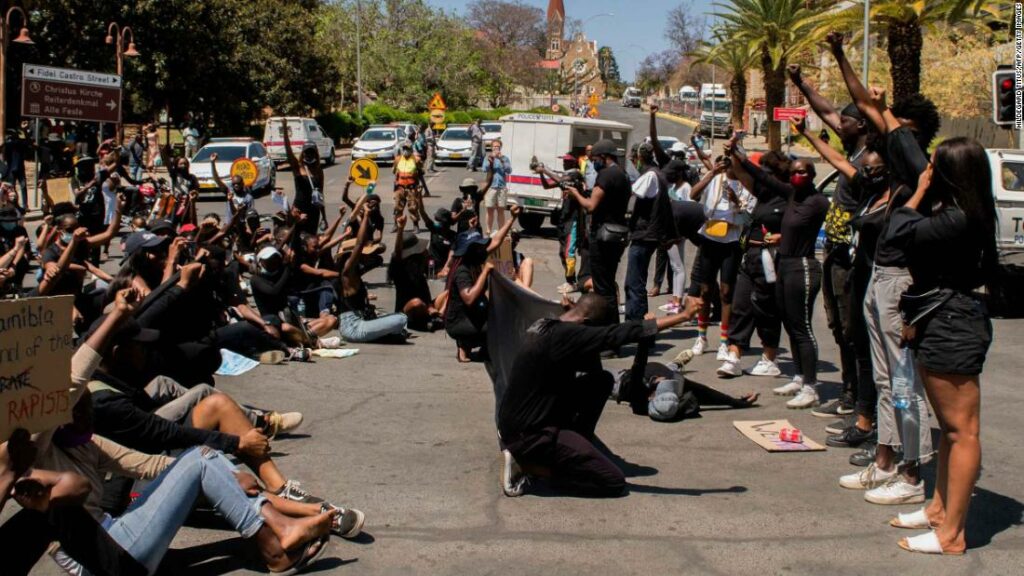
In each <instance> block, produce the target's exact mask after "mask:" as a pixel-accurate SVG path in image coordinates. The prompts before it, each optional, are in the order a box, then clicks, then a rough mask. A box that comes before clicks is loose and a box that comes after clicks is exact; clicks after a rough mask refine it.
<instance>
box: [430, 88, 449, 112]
mask: <svg viewBox="0 0 1024 576" xmlns="http://www.w3.org/2000/svg"><path fill="white" fill-rule="evenodd" d="M447 109H448V105H447V104H445V103H444V98H441V93H440V92H434V97H433V98H431V99H430V104H427V110H447Z"/></svg>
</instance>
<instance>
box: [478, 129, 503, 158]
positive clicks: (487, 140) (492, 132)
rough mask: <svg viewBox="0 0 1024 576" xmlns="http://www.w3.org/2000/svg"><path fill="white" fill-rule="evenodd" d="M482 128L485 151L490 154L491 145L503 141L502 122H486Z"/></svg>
mask: <svg viewBox="0 0 1024 576" xmlns="http://www.w3.org/2000/svg"><path fill="white" fill-rule="evenodd" d="M480 126H481V127H483V129H484V150H487V151H488V152H490V150H491V144H493V143H494V141H495V140H501V122H484V123H483V124H481V125H480Z"/></svg>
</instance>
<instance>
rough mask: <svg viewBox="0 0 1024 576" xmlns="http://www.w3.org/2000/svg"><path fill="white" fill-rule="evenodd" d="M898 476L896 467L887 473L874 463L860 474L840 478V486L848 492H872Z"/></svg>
mask: <svg viewBox="0 0 1024 576" xmlns="http://www.w3.org/2000/svg"><path fill="white" fill-rule="evenodd" d="M896 474H897V472H896V467H895V466H893V468H892V470H890V471H889V472H886V471H885V470H882V469H881V468H879V467H878V466H876V465H875V463H874V462H872V463H871V464H869V465H868V467H867V468H865V469H863V470H861V471H859V472H854V473H852V474H846V475H844V476H840V477H839V485H840V486H842V487H843V488H846V489H848V490H871V489H872V488H877V487H879V486H881V485H882V484H885V483H886V482H888V481H889V480H891V479H892V477H893V476H895V475H896Z"/></svg>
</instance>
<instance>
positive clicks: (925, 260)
mask: <svg viewBox="0 0 1024 576" xmlns="http://www.w3.org/2000/svg"><path fill="white" fill-rule="evenodd" d="M889 226H890V228H891V234H892V237H893V241H894V242H896V243H899V244H900V245H902V247H903V249H904V250H905V251H906V254H907V261H908V267H909V268H910V274H911V276H913V277H914V287H915V292H923V291H925V290H929V289H931V288H935V287H939V288H952V289H954V290H959V291H963V292H969V291H971V290H973V289H975V288H977V287H978V286H981V285H982V284H984V282H985V275H984V274H983V272H984V270H983V268H982V264H983V263H982V248H981V247H982V242H981V232H980V231H978V230H975V229H972V227H971V224H970V223H969V222H968V221H967V215H966V214H964V213H963V211H962V210H960V209H959V208H957V207H956V206H945V207H943V208H941V209H939V210H937V211H935V212H934V213H932V215H931V216H926V215H924V214H921V213H920V212H917V211H916V210H911V209H910V208H907V207H901V208H897V209H896V210H895V211H893V213H892V217H891V219H890V222H889Z"/></svg>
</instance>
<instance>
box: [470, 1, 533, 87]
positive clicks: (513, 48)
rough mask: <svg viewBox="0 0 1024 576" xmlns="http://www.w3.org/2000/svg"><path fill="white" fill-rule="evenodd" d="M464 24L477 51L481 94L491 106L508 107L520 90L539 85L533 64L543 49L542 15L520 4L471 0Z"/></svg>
mask: <svg viewBox="0 0 1024 576" xmlns="http://www.w3.org/2000/svg"><path fill="white" fill-rule="evenodd" d="M466 21H467V23H468V24H469V26H470V27H472V28H473V29H474V30H475V32H476V34H475V37H476V44H477V47H478V48H479V50H480V51H481V60H480V61H481V65H482V69H483V80H484V82H483V84H482V86H481V91H482V92H483V95H484V96H486V97H487V99H488V100H489V101H490V104H491V106H493V107H500V106H504V105H506V104H508V103H509V102H510V101H511V100H512V99H513V98H514V96H515V92H516V89H517V88H519V87H521V86H530V87H538V86H539V85H540V84H541V83H542V81H543V75H542V71H541V70H540V69H539V68H538V66H537V64H538V63H539V62H540V59H541V55H542V54H543V51H544V48H545V47H546V39H545V35H546V30H545V22H544V13H543V12H542V11H541V9H540V8H537V7H535V6H530V5H527V4H524V3H523V2H521V1H520V0H475V1H474V2H473V3H472V4H470V5H469V10H468V13H467V17H466Z"/></svg>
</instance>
